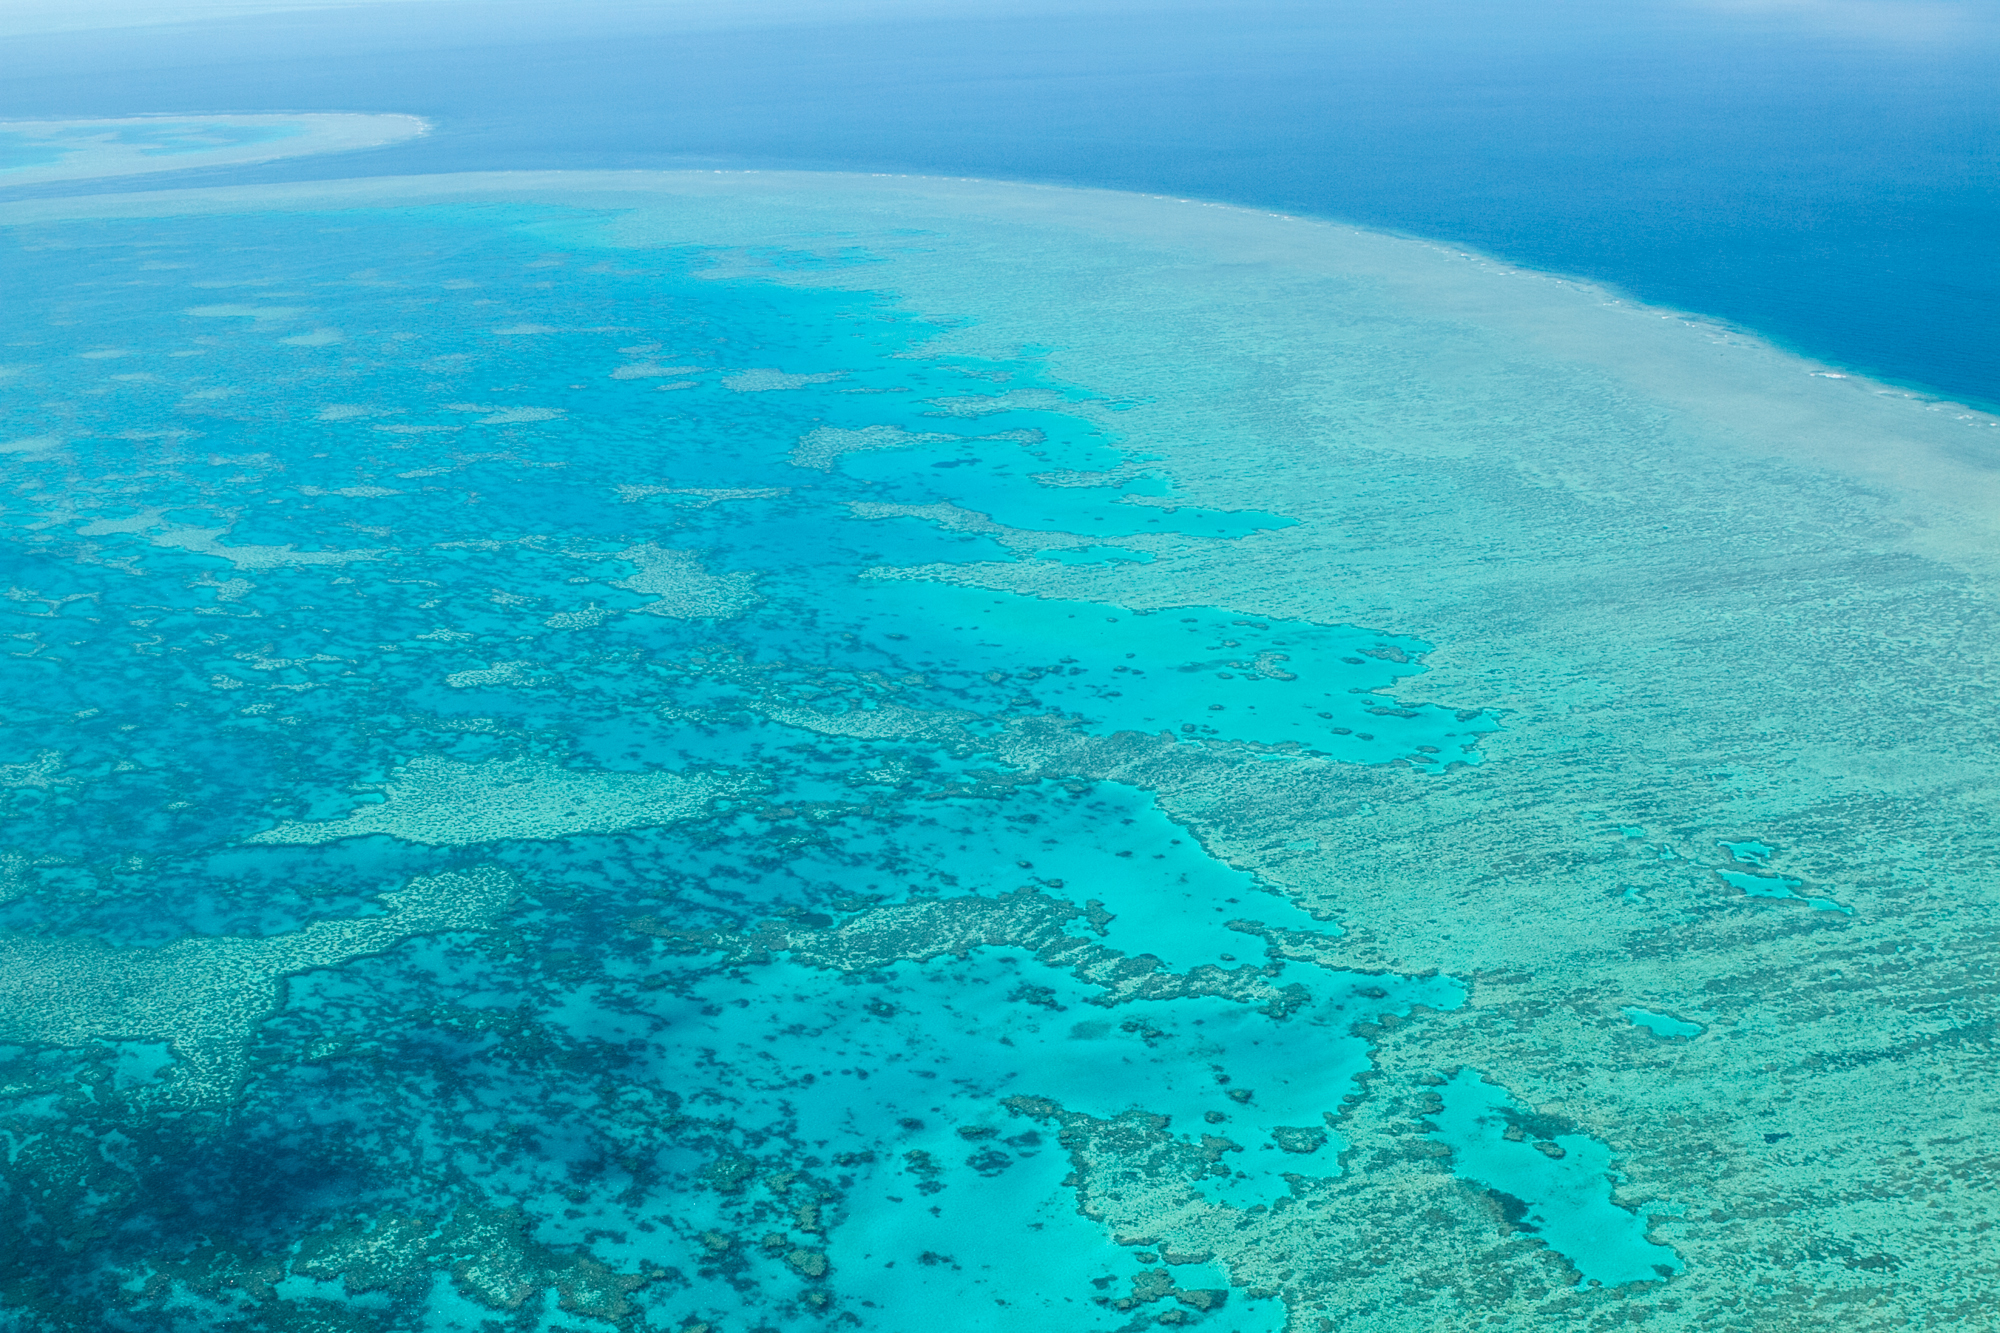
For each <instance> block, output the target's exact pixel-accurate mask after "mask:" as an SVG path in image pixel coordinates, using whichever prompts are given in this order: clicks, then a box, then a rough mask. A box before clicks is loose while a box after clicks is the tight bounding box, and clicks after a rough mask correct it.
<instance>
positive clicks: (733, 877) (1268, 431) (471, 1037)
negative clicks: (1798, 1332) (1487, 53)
mask: <svg viewBox="0 0 2000 1333" xmlns="http://www.w3.org/2000/svg"><path fill="white" fill-rule="evenodd" d="M0 227H4V228H5V232H4V244H5V245H7V246H8V247H9V250H10V253H9V254H8V256H7V258H6V259H5V261H4V262H5V263H6V264H7V265H8V267H9V269H10V271H11V272H13V273H16V274H18V275H20V276H21V282H20V283H19V284H18V286H19V294H18V297H17V299H15V300H13V301H11V302H10V306H9V311H8V315H7V334H8V337H7V342H8V344H9V346H8V347H7V349H6V360H7V362H8V364H7V366H6V367H5V371H4V373H5V375H6V378H5V379H4V380H0V387H4V389H5V392H6V394H7V395H8V396H7V405H6V407H5V414H4V416H0V470H4V473H5V478H6V481H7V489H6V500H5V503H6V505H7V507H8V508H7V519H8V522H7V526H6V529H5V541H6V556H5V559H6V562H7V576H8V580H9V583H10V585H11V589H10V591H9V592H8V595H7V596H8V600H7V601H6V602H5V603H4V608H0V609H4V610H5V611H6V612H7V614H8V615H9V617H10V619H11V620H12V622H13V625H12V627H11V628H10V629H9V631H8V633H9V636H10V637H9V638H8V639H7V647H6V652H5V654H4V655H0V671H4V672H5V674H6V681H7V688H6V691H5V698H6V700H7V704H6V708H7V714H6V720H7V724H8V725H7V729H6V732H5V744H6V745H7V747H8V749H7V750H6V752H4V753H0V790H4V792H5V795H6V800H7V816H6V818H7V823H6V829H5V832H4V835H0V957H4V959H5V960H6V962H7V966H8V976H7V979H6V980H5V981H4V982H0V990H4V993H5V995H6V996H8V997H10V998H9V1003H10V1004H16V1003H17V1002H18V1006H19V1011H20V1016H15V1017H8V1018H6V1019H5V1020H0V1042H6V1043H9V1044H8V1045H5V1046H0V1133H4V1134H5V1135H6V1136H7V1142H8V1144H9V1153H8V1156H7V1157H6V1159H5V1162H4V1165H0V1209H4V1215H5V1217H6V1223H5V1225H6V1226H7V1227H8V1228H9V1234H11V1235H13V1236H15V1237H18V1238H21V1239H20V1240H19V1241H18V1243H16V1244H15V1245H13V1246H12V1247H11V1250H10V1253H9V1254H8V1255H7V1256H6V1257H5V1258H4V1259H0V1303H4V1308H5V1309H7V1310H8V1311H9V1314H10V1317H14V1318H17V1319H18V1320H20V1321H21V1326H22V1327H24V1328H35V1329H40V1328H49V1329H62V1330H67V1329H86V1328H88V1329H96V1328H101V1327H107V1326H116V1327H128V1328H135V1329H153V1328H159V1329H167V1328H179V1327H188V1326H194V1325H199V1326H203V1327H217V1328H224V1327H255V1328H299V1329H306V1328H311V1329H383V1330H388V1329H430V1328H437V1329H444V1328H457V1327H463V1328H478V1327H484V1326H487V1325H489V1324H490V1325H491V1326H493V1327H497V1328H509V1329H512V1328H519V1329H549V1330H556V1329H576V1328H591V1327H603V1328H620V1329H645V1328H659V1329H666V1328H693V1327H698V1326H706V1327H708V1328H713V1329H718V1330H722V1329H730V1330H734V1329H743V1330H749V1329H757V1328H772V1329H780V1328H782V1329H793V1328H810V1327H819V1326H823V1325H825V1326H835V1325H841V1326H850V1327H859V1328H871V1329H872V1328H879V1329H904V1328H912V1329H914V1328H920V1327H936V1326H937V1325H939V1324H940V1323H949V1324H950V1325H951V1326H953V1327H965V1328H989V1327H990V1328H995V1329H998V1328H1012V1327H1020V1326H1022V1325H1023V1324H1033V1325H1034V1326H1036V1327H1046V1328H1058V1329H1078V1330H1100V1329H1101V1330H1114V1329H1126V1328H1137V1327H1140V1326H1143V1325H1151V1324H1168V1325H1195V1326H1208V1327H1212V1328H1215V1329H1218V1330H1221V1329H1231V1330H1246V1331H1247V1330H1258V1331H1263V1330H1278V1329H1285V1330H1288V1333H1291V1331H1297V1333H1328V1331H1329V1330H1335V1329H1339V1330H1349V1329H1366V1330H1377V1329H1382V1330H1393V1329H1411V1330H1419V1329H1421V1330H1437V1329H1468V1330H1469V1329H1473V1328H1479V1329H1492V1328H1518V1329H1523V1330H1528V1329H1543V1328H1548V1327H1552V1326H1560V1327H1577V1328H1605V1329H1609V1328H1614V1327H1621V1328H1622V1327H1628V1326H1630V1325H1632V1324H1635V1323H1637V1324H1644V1325H1645V1326H1647V1327H1652V1328H1672V1329H1682V1328H1684V1329H1701V1330H1713V1329H1744V1330H1759V1331H1761V1330H1771V1329H1793V1328H1797V1329H1806V1328H1825V1327H1838V1328H1841V1329H1857V1330H1863V1329H1878V1328H1879V1329H1891V1328H1896V1329H1900V1328H1905V1327H1909V1326H1911V1325H1913V1324H1925V1325H1928V1326H1932V1327H1975V1326H1977V1319H1978V1315H1977V1311H1979V1310H1981V1309H1985V1308H1988V1307H1989V1306H1990V1305H1991V1304H1993V1302H1994V1300H1995V1298H1996V1297H1997V1296H2000V1273H1996V1266H2000V1264H1996V1251H1995V1249H1994V1247H1993V1244H1992V1240H1991V1228H1992V1224H1993V1221H1994V1219H1995V1213H1996V1205H1995V1204H1994V1202H1993V1198H1992V1194H1991V1191H1990V1190H1987V1189H1986V1188H1985V1187H1984V1181H1985V1179H1986V1177H1987V1176H1988V1175H1989V1174H1990V1172H1991V1167H1992V1160H1991V1159H1992V1152H1991V1146H1990V1145H1991V1143H1992V1131H1993V1128H1994V1118H1995V1110H1996V1095H1995V1093H1994V1091H1993V1087H1992V1083H1991V1078H1990V1072H1989V1071H1990V1068H1991V1061H1992V1057H1993V1050H1992V1031H1993V1026H1992V1004H1993V989H1992V981H1991V977H1992V975H1993V963H1994V957H1993V953H1994V950H1993V938H1994V898H1995V895H1994V891H1993V883H1994V878H1993V867H1994V850H1995V849H1994V845H1993V844H1994V841H1995V839H1994V835H1993V834H1992V832H1991V831H1990V829H1991V825H1992V819H1991V811H1992V806H1993V800H1994V794H1995V789H1994V781H1993V779H1994V760H1993V758H1992V756H1993V755H1994V753H1995V752H1996V750H1995V741H1996V737H1995V735H1994V732H1995V730H1996V727H1995V718H1994V715H1993V708H1992V697H1991V690H1992V686H1991V681H1992V680H1993V679H1994V673H1995V668H1996V665H2000V664H1996V662H1995V661H1994V657H1995V650H1994V644H1995V642H1996V640H1995V635H1994V630H1995V628H1996V625H1995V616H1994V610H1993V599H1992V595H1991V594H1992V580H1993V579H1994V577H1995V571H1996V563H1995V556H1996V553H2000V533H1996V531H1995V522H1996V519H1995V517H1994V516H1995V515H1996V514H2000V487H1996V473H1995V471H1994V469H1993V467H1992V466H1991V460H1993V459H1994V458H1995V456H1996V454H1997V453H2000V422H1996V421H1995V420H1994V419H1993V418H1991V417H1987V416H1983V415H1981V414H1979V413H1976V412H1973V411H1970V410H1968V409H1965V408H1962V407H1958V406H1955V405H1953V404H1950V403H1945V402H1941V401H1935V400H1930V399H1926V398H1924V397H1922V396H1921V395H1917V394H1913V393H1911V392H1909V391H1906V390H1900V389H1890V388H1888V387H1886V386H1881V385H1876V384H1872V383H1868V382H1866V381H1864V380H1861V379H1859V378H1856V377H1853V376H1850V375H1847V374H1845V373H1843V372H1842V371H1840V370H1839V369H1838V368H1833V367H1826V366H1820V365H1815V364H1811V363H1808V362H1805V361H1802V360H1800V359H1799V358H1797V357H1794V356H1791V355H1789V354H1787V353H1785V352H1783V351H1782V350H1780V349H1777V348H1773V347H1771V346H1769V345H1767V344H1764V343H1761V342H1759V341H1758V340H1756V339H1754V338H1752V337H1750V336H1748V335H1745V334H1743V333H1741V332H1739V331H1734V330H1730V329H1726V328H1723V327H1720V326H1717V325H1714V324H1712V323H1709V322H1706V321H1703V320H1700V319H1698V318H1694V317H1689V316H1683V315H1679V314H1677V313H1675V312H1667V311H1659V310H1653V309H1647V308H1644V307H1640V306H1637V305H1635V304H1633V303H1631V302H1629V301H1626V300H1623V299H1622V298H1620V297H1618V296H1617V295H1616V294H1614V293H1609V292H1605V291H1603V290H1601V289H1596V288H1591V287H1588V286H1585V285H1581V284H1578V283H1574V282H1570V281H1566V280H1562V279H1559V278H1554V277H1550V276H1548V275H1543V274H1535V273H1528V272H1522V271H1518V270H1514V269H1510V268H1508V267H1506V266H1504V265H1500V264H1496V263H1494V262H1492V261H1490V260H1486V259H1483V258H1481V257H1479V256H1476V255H1471V254H1466V253H1462V252H1458V251H1454V250H1451V249H1449V248H1446V247H1439V246H1435V245H1431V244H1427V243H1422V242H1417V241H1412V240H1408V239H1403V238H1396V237H1388V236H1382V235H1378V234H1372V233H1366V232H1359V231H1355V230H1353V229H1351V228H1345V227H1341V226H1337V225H1334V224H1328V223H1321V222H1312V221H1306V220H1301V219H1296V218H1288V217H1281V216H1272V215H1266V214H1258V213H1253V212H1245V211H1242V210H1235V209H1227V208H1220V207H1215V206H1211V205H1205V204H1198V203H1192V202H1189V201H1184V200H1174V199H1154V198H1145V197H1138V196H1131V195H1117V194H1104V193H1093V192H1088V191H1071V190H1059V189H1050V188H1040V187H1029V186H1015V185H998V184H992V183H986V182H966V181H935V180H913V179H905V178H896V177H841V176H815V175H774V174H736V175H726V174H723V173H679V174H651V173H630V174H585V173H572V174H539V175H538V174H527V173H523V174H508V175H493V176H468V177H438V178H421V179H419V178H405V179H390V180H372V181H342V182H331V183H321V184H314V185H307V186H284V187H272V188H258V189H244V190H214V191H188V192H171V193H156V194H145V195H121V196H116V197H104V198H95V199H72V200H48V201H36V202H29V203H17V204H12V205H7V206H4V207H0Z"/></svg>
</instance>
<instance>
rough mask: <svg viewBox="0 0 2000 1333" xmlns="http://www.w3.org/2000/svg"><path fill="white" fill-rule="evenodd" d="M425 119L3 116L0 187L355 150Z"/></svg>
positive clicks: (324, 114)
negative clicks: (86, 118) (37, 118)
mask: <svg viewBox="0 0 2000 1333" xmlns="http://www.w3.org/2000/svg"><path fill="white" fill-rule="evenodd" d="M429 129H430V126H429V124H428V123H427V122H426V121H425V120H424V119H423V118H422V117H421V116H403V115H393V114H379V113H359V112H333V111H314V112H300V113H297V114H293V115H240V116H117V117H110V118H100V119H94V120H4V121H0V188H8V187H13V186H21V185H46V184H53V183H57V182H64V181H82V180H90V179H93V178H95V177H106V176H147V175H152V174H153V173H155V172H161V171H181V170H185V169H187V168H189V167H217V166H242V165H244V164H245V163H250V162H269V161H272V160H274V159H277V158H283V157H300V156H303V155H306V154H310V153H340V152H352V151H354V150H355V149H360V148H380V147H382V146H383V145H385V144H392V143H398V142H400V141H402V140H404V139H409V138H412V137H414V136H416V135H419V134H424V133H427V132H428V131H429Z"/></svg>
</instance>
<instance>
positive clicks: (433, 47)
mask: <svg viewBox="0 0 2000 1333" xmlns="http://www.w3.org/2000/svg"><path fill="white" fill-rule="evenodd" d="M484 8H485V9H486V13H487V18H486V19H485V20H483V21H482V22H481V24H480V25H479V28H478V32H477V34H476V35H475V37H474V39H473V40H472V41H470V42H468V41H467V34H466V31H465V28H464V24H463V19H462V17H460V15H461V13H462V11H461V10H460V9H459V7H457V6H454V5H430V4H417V3H410V4H399V5H390V6H385V7H383V8H382V9H380V10H376V11H372V12H359V11H332V12H317V13H314V12H306V13H298V14H279V15H267V16H260V17H254V18H245V19H238V20H233V21H228V22H207V23H202V24H193V25H185V26H180V27H171V26H168V27H154V28H146V29H140V30H133V31H127V32H122V33H121V32H110V33H91V34H77V35H47V36H37V37H22V38H15V39H13V40H12V42H11V43H10V52H11V54H10V64H11V65H12V70H11V72H10V75H9V77H8V79H7V80H6V82H5V83H4V85H0V116H19V117H29V116H108V115H125V114H135V113H142V112H149V111H158V110H187V111H192V110H204V111H267V110H329V111H403V112H409V113H412V114H416V115H422V116H426V117H430V118H433V119H435V120H436V121H437V122H438V125H439V132H438V133H437V134H436V135H435V136H433V137H431V138H428V139H425V140H422V141H420V142H417V143H413V144H407V145H404V146H401V147H397V148H393V149H388V150H384V151H381V152H378V153H375V154H371V155H369V156H366V157H349V158H344V159H340V160H339V161H338V162H328V161H323V160H306V161H300V162H291V163H281V164H275V165H273V166H271V167H268V168H266V169H264V170H263V171H261V172H256V173H251V174H232V175H230V176H229V177H228V178H227V179H228V180H230V181H231V182H242V181H254V180H294V179H314V178H318V177H321V176H324V175H350V174H353V175H364V174H384V175H390V174H403V173H408V172H438V171H483V170H514V169H523V168H547V169H576V168H591V167H674V166H686V165H716V166H728V167H769V168H776V167H793V168H804V169H833V170H849V171H907V172H922V173H936V174H944V175H971V176H985V177H992V178H996V179H1004V180H1029V181H1051V182H1060V183H1064V184H1072V185H1086V186H1095V187H1101V188H1107V189H1120V190H1142V191H1162V192H1168V193H1175V194H1191V195H1195V196H1198V197H1201V198H1205V199H1216V200H1221V201H1225V202H1230V203H1239V204H1249V205H1255V206H1260V207H1271V208H1280V209H1284V210H1287V211H1293V212H1299V213H1303V214H1307V215H1312V216H1319V217H1328V218H1343V219H1348V220H1352V221H1355V222H1360V223H1364V224H1366V225H1369V226H1375V227H1383V228H1388V229H1390V230H1394V231H1401V232H1406V233H1409V234H1411V235H1416V236H1425V237H1431V238H1434V239H1439V240H1444V241H1447V242H1457V243H1460V244H1464V245H1468V246H1474V247H1478V248H1480V249H1483V250H1487V251H1490V252H1492V253H1494V254H1497V255H1500V256H1502V257H1504V258H1507V259H1510V260H1513V261H1515V262H1517V263H1522V264H1527V265H1530V266H1532V267H1536V268H1541V269H1546V270H1549V271H1553V272H1557V273H1568V274H1575V275H1578V276H1582V277H1588V278H1592V279H1594V280H1597V281H1601V282H1606V283H1610V284H1612V285H1614V286H1616V287H1619V288H1622V289H1624V290H1626V291H1628V292H1630V293H1632V294H1633V295H1634V296H1636V297H1638V298H1639V299H1641V300H1644V301H1647V302H1651V303H1656V304H1661V305H1666V306H1670V307H1674V308H1678V309H1683V310H1689V311H1693V312H1695V313H1698V314H1702V315H1707V316H1711V317H1714V318H1719V319H1724V320H1728V321H1731V322H1733V323H1735V324H1738V325H1741V326H1743V327H1745V328H1748V329H1751V330H1754V331H1755V332H1757V333H1759V334H1761V335H1763V336H1765V337H1768V338H1772V339H1775V340H1777V341H1779V342H1781V343H1784V344H1786V345H1789V346H1792V347H1795V348H1797V349H1799V350H1800V351H1802V352H1805V353H1807V354H1808V355H1811V356H1815V357H1819V358H1823V359H1826V360H1828V361H1831V362H1834V363H1837V364H1840V365H1844V366H1848V367H1852V368H1854V369H1856V370H1860V371H1863V372H1866V373H1868V374H1871V375H1874V376H1877V377H1881V378H1886V379H1888V380H1891V381H1895V382H1898V383H1904V384H1909V385H1915V386H1920V387H1923V388H1926V389H1929V390H1932V391H1935V392H1938V393H1942V394H1944V395H1947V396H1949V397H1953V398H1957V399H1961V400H1965V401H1972V402H1977V403H1983V404H1993V403H2000V246H1996V244H1995V239H1994V238H1995V237H2000V166H1996V163H2000V98H1995V97H1994V96H1993V93H1992V82H1993V71H1994V69H1995V67H1996V65H1995V62H1996V59H2000V16H1996V13H1995V11H1994V9H1993V7H1992V6H1989V5H1976V4H1967V5H1947V4H1925V3H1914V2H1913V3H1866V0H1853V2H1851V3H1843V2H1842V0H1826V2H1824V3H1821V2H1814V0H1802V2H1801V3H1795V4H1783V3H1770V4H1755V3H1741V4H1732V3H1728V0H1717V3H1714V4H1706V5H1705V4H1666V3H1660V2H1659V0H1642V2H1641V3H1636V4H1629V5H1627V4H1620V5H1588V4H1579V3H1550V4H1522V3H1513V4H1501V5H1489V4H1479V3H1471V2H1447V3H1439V0H1416V2H1415V3H1394V4H1390V3H1376V2H1372V0H1371V2H1368V3H1342V4H1290V5H1288V4H1269V3H1257V4H1246V5H1228V6H1204V5H1193V4H1188V5H1147V6H1138V5H1124V6H1095V7H1094V6H1088V5H1085V6H1079V7H1074V8H1073V9H1072V10H1070V11H1068V12H1065V11H1062V10H1053V9H1052V10H1051V12H1031V13H1027V14H1021V15H1017V16H1013V17H1008V16H1004V15H1002V14H999V13H995V12H993V11H994V10H996V9H998V8H999V7H997V6H991V7H969V8H968V9H966V10H965V11H964V15H965V16H964V17H961V18H956V19H951V20H943V19H938V18H934V17H926V18H920V19H918V18H910V17H895V16H889V17H884V18H879V19H877V20H875V21H872V22H871V21H847V22H840V23H825V22H822V23H813V22H806V21H798V20H796V19H794V20H793V21H790V22H785V23H755V22H750V23H746V24H745V25H744V26H741V27H738V28H735V29H733V30H731V29H723V30H713V29H704V28H703V27H701V26H699V25H698V24H697V23H694V22H691V21H690V20H689V19H688V18H687V17H685V15H686V13H687V11H685V10H682V9H678V8H674V7H667V8H664V9H663V8H661V7H657V6H644V5H605V4H602V3H589V2H588V0H586V2H585V3H579V4H576V5H562V6H551V5H504V4H503V5H493V6H486V7H484ZM649 11H651V13H650V14H649ZM182 179H183V181H185V183H189V184H199V183H202V180H201V178H200V177H199V176H196V175H190V176H189V177H184V178H182ZM217 179H220V178H217Z"/></svg>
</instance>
